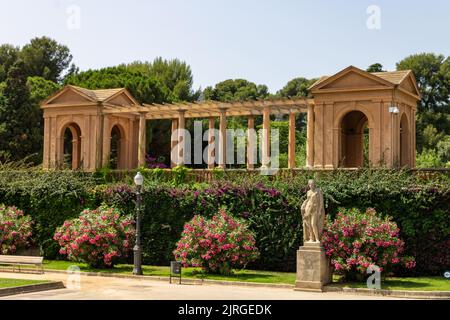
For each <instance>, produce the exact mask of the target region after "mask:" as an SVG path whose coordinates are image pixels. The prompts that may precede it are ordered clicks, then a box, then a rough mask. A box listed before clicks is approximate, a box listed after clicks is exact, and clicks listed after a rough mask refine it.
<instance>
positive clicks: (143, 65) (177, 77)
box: [124, 57, 200, 101]
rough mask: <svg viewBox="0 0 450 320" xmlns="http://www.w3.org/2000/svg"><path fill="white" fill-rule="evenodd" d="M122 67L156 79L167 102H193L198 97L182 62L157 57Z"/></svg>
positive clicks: (189, 70) (188, 72)
mask: <svg viewBox="0 0 450 320" xmlns="http://www.w3.org/2000/svg"><path fill="white" fill-rule="evenodd" d="M124 66H125V67H126V68H127V69H129V70H132V71H140V72H142V74H144V75H147V76H149V77H153V78H155V79H157V80H158V81H159V82H160V84H162V85H163V86H164V87H165V90H166V91H167V92H169V95H170V97H169V100H172V101H195V100H197V99H198V97H199V95H200V91H199V90H197V91H194V90H193V84H194V78H193V76H192V70H191V67H190V66H189V65H188V64H187V63H186V62H184V61H180V60H178V59H173V60H165V59H163V58H161V57H158V58H156V59H155V60H153V62H141V61H135V62H133V63H130V64H128V65H124Z"/></svg>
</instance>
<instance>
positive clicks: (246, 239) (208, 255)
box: [174, 210, 258, 274]
mask: <svg viewBox="0 0 450 320" xmlns="http://www.w3.org/2000/svg"><path fill="white" fill-rule="evenodd" d="M174 255H175V258H176V259H177V260H179V261H181V262H182V264H183V265H184V266H193V267H202V268H203V270H205V271H206V272H212V273H220V274H230V273H231V270H232V268H235V267H239V266H245V265H246V264H247V263H248V262H250V261H253V260H255V259H256V258H257V257H258V250H257V248H256V246H255V237H254V234H253V232H251V231H250V230H248V226H247V224H246V223H245V222H244V220H241V219H237V218H234V217H231V216H230V215H228V214H227V213H226V212H225V211H224V210H219V213H218V214H216V215H214V216H213V217H212V219H210V220H207V219H205V218H203V217H201V216H198V215H197V216H195V217H194V218H193V219H192V220H191V221H190V222H189V223H186V224H185V225H184V230H183V233H182V235H181V239H180V241H178V243H177V248H176V249H175V251H174Z"/></svg>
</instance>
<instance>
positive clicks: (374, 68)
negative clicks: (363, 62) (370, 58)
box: [366, 63, 386, 72]
mask: <svg viewBox="0 0 450 320" xmlns="http://www.w3.org/2000/svg"><path fill="white" fill-rule="evenodd" d="M366 71H367V72H385V71H386V70H383V65H382V64H381V63H374V64H371V65H370V66H368V67H367V69H366Z"/></svg>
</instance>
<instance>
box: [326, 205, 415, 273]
mask: <svg viewBox="0 0 450 320" xmlns="http://www.w3.org/2000/svg"><path fill="white" fill-rule="evenodd" d="M399 232H400V229H399V228H398V227H397V224H396V223H395V222H393V221H391V218H390V217H386V218H382V217H380V216H379V215H377V213H376V211H375V210H374V209H372V208H369V209H367V210H366V212H361V211H360V210H358V209H350V210H340V212H338V214H337V216H336V219H335V220H334V221H333V222H331V220H330V219H328V221H327V222H326V224H325V228H324V232H323V245H324V247H325V250H326V254H327V256H329V257H331V264H332V266H333V267H334V270H335V271H337V273H340V274H343V275H344V276H346V277H347V278H357V275H358V274H359V275H360V274H365V273H366V271H367V268H368V267H369V266H370V265H376V266H378V267H380V271H383V270H385V271H386V270H387V269H389V268H391V267H392V266H394V265H400V264H403V265H404V266H405V267H407V268H414V267H415V261H414V259H413V258H410V257H402V256H401V254H402V252H403V250H404V244H405V243H404V242H403V241H402V240H401V239H400V238H399Z"/></svg>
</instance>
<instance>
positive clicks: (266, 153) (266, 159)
mask: <svg viewBox="0 0 450 320" xmlns="http://www.w3.org/2000/svg"><path fill="white" fill-rule="evenodd" d="M261 158H262V159H261V163H262V165H261V168H263V169H266V168H268V167H269V164H270V107H269V106H265V107H264V111H263V131H262V145H261Z"/></svg>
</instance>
